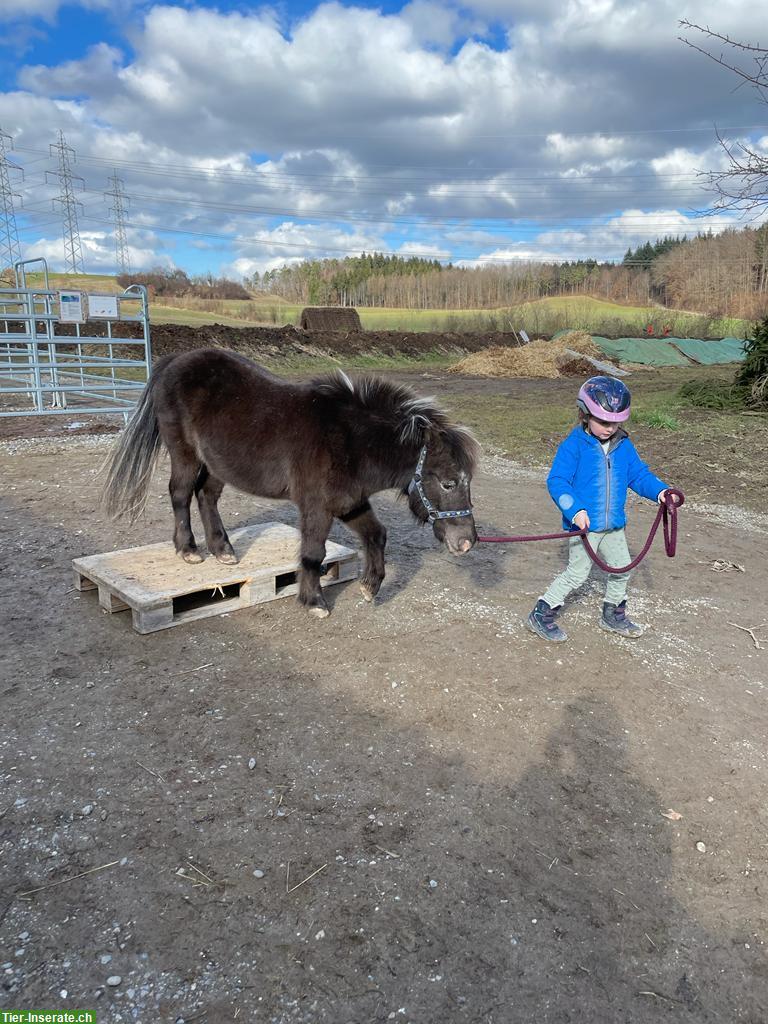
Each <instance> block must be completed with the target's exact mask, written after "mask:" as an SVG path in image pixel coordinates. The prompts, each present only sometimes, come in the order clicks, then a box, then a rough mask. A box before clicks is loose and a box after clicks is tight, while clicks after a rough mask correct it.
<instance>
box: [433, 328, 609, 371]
mask: <svg viewBox="0 0 768 1024" xmlns="http://www.w3.org/2000/svg"><path fill="white" fill-rule="evenodd" d="M566 349H570V350H571V351H572V352H581V353H582V354H583V355H585V356H592V357H593V358H595V359H599V358H601V357H602V358H604V356H603V353H602V352H601V350H600V349H599V348H598V347H597V345H596V344H595V343H594V341H592V336H591V335H589V334H587V332H586V331H569V332H568V334H562V335H561V336H560V337H559V338H557V339H556V340H555V341H531V342H529V344H527V345H521V346H520V347H519V348H506V347H504V348H502V347H495V348H486V349H484V350H483V351H482V352H473V353H472V354H471V355H468V356H466V357H465V358H464V359H462V360H461V361H460V362H458V363H455V364H454V365H453V366H451V367H449V372H450V373H467V374H472V375H473V376H476V377H570V376H577V377H584V376H586V377H589V376H591V375H592V374H594V373H595V370H594V367H593V366H592V365H591V364H590V363H588V362H587V360H586V359H583V360H582V359H578V358H576V357H575V356H573V355H570V354H569V353H568V352H566Z"/></svg>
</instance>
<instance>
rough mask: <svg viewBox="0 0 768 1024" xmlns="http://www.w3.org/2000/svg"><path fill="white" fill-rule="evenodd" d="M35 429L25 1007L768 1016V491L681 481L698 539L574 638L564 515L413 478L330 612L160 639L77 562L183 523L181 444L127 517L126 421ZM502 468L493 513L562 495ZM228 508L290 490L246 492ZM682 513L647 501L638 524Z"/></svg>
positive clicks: (10, 450) (641, 531)
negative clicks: (516, 537)
mask: <svg viewBox="0 0 768 1024" xmlns="http://www.w3.org/2000/svg"><path fill="white" fill-rule="evenodd" d="M399 376H401V375H399ZM412 382H413V383H414V384H415V386H416V387H417V388H418V389H419V390H422V391H423V390H429V391H430V392H435V393H437V394H438V395H440V394H443V393H445V395H446V397H448V398H450V388H451V387H453V386H456V385H455V384H448V383H447V382H445V381H444V380H441V378H440V377H439V376H437V377H435V378H434V379H432V380H428V381H427V383H428V384H429V387H428V389H425V388H424V387H423V386H422V383H421V380H420V379H419V376H418V375H416V376H414V377H413V378H412ZM541 383H542V386H544V382H541ZM483 384H484V385H486V384H487V385H488V386H491V385H493V386H498V385H497V383H496V382H483ZM506 384H507V385H509V384H510V382H506ZM514 386H517V382H514ZM536 386H538V384H537V385H536ZM546 386H551V382H546ZM553 386H555V387H557V386H559V385H558V384H557V382H554V385H553ZM13 422H17V421H13ZM19 422H20V421H19ZM28 422H29V421H28ZM76 429H78V428H76ZM25 430H26V433H27V439H24V438H22V439H19V440H5V441H3V442H2V443H0V462H1V463H2V471H3V490H2V498H1V499H0V500H1V501H2V509H1V511H0V538H1V543H0V606H1V607H2V616H3V618H2V621H3V632H2V635H1V637H0V646H1V647H2V651H1V653H2V665H3V670H2V672H3V681H2V688H1V689H0V693H1V694H2V721H3V729H2V736H1V738H0V779H1V780H2V794H3V795H2V798H1V800H0V851H1V852H2V858H1V860H0V977H1V978H2V989H0V992H1V993H2V994H0V1006H2V1007H3V1008H9V1007H17V1008H32V1007H35V1008H38V1007H50V1008H63V1007H72V1008H73V1007H78V1008H80V1007H85V1008H95V1009H96V1010H97V1011H98V1013H99V1020H100V1021H102V1022H104V1021H106V1022H109V1024H112V1022H123V1021H138V1022H142V1024H144V1022H155V1021H162V1022H177V1024H178V1022H192V1021H203V1022H209V1024H218V1022H224V1021H233V1020H237V1021H246V1022H251V1021H254V1022H265V1024H266V1022H273V1024H288V1022H313V1024H315V1022H318V1024H319V1022H323V1024H326V1022H327V1024H368V1022H384V1021H389V1020H392V1021H396V1022H403V1024H445V1022H457V1024H464V1022H466V1024H475V1022H476V1024H518V1022H521V1024H522V1022H526V1024H527V1022H531V1021H536V1022H537V1024H567V1022H587V1021H588V1022H590V1024H626V1022H631V1024H646V1022H648V1024H650V1022H657V1021H686V1022H688V1021H691V1022H696V1024H700V1022H701V1024H708V1022H722V1024H732V1022H744V1024H764V1022H765V1021H766V1020H768V956H767V952H768V951H767V950H766V939H767V938H768V910H766V890H767V886H768V876H767V870H768V869H767V864H766V854H767V853H768V843H767V839H766V837H767V836H768V831H767V830H766V824H767V822H766V750H765V736H766V734H768V712H767V711H766V697H767V696H768V687H767V686H766V680H767V677H768V672H767V671H766V669H767V666H768V625H767V624H766V623H768V614H767V613H766V594H767V589H768V588H767V587H766V569H765V566H766V558H767V557H768V516H766V515H765V514H764V512H761V511H760V509H759V508H758V509H757V510H756V508H755V505H754V502H740V501H739V494H738V493H734V492H731V493H727V492H726V491H725V490H723V492H722V495H720V500H716V499H717V498H718V495H714V497H713V495H712V494H711V493H709V494H707V495H705V496H704V498H702V497H701V496H700V495H699V494H698V493H697V490H696V487H695V479H694V477H693V476H691V478H690V482H688V480H687V481H686V487H687V488H688V490H689V501H688V503H687V505H686V506H685V508H684V510H683V512H682V513H681V517H682V518H681V532H680V538H679V552H678V555H677V557H676V558H675V560H674V561H670V560H668V559H667V558H666V557H665V556H664V553H663V549H662V548H661V546H660V545H659V546H657V547H656V548H655V549H654V551H653V552H652V554H651V555H650V557H649V558H648V559H647V560H646V561H645V562H644V563H643V565H642V566H641V567H640V568H639V569H638V570H637V571H636V572H635V574H634V577H633V581H632V585H631V610H632V614H633V617H635V618H636V619H637V620H638V621H641V622H643V623H645V624H647V625H648V627H649V628H648V632H647V633H646V635H645V636H644V637H643V638H642V639H640V640H638V641H635V642H627V641H621V640H620V639H617V638H614V637H611V636H608V635H606V634H605V633H603V632H602V631H601V630H599V629H598V627H597V618H598V615H599V609H600V601H601V590H600V585H601V582H602V581H601V580H600V579H599V577H595V579H594V580H593V581H592V582H591V583H590V584H588V585H587V587H586V588H585V591H584V593H582V594H581V595H579V596H578V598H577V599H575V600H574V601H573V602H571V603H570V605H569V606H568V608H567V610H566V613H565V615H564V619H563V621H564V625H565V627H566V628H567V629H568V631H569V633H570V641H569V643H568V644H563V645H551V646H547V645H545V644H544V643H543V642H542V641H540V640H538V639H537V638H535V637H533V636H531V635H530V634H529V633H528V632H527V631H526V630H525V628H524V625H523V619H524V617H525V616H526V615H527V613H528V611H529V609H530V607H531V606H532V604H533V602H534V601H535V599H536V598H537V597H538V596H539V594H540V593H541V592H542V590H543V589H544V588H545V586H546V584H547V583H548V582H549V580H550V579H551V578H552V576H554V574H555V573H556V572H557V571H558V569H559V567H560V566H561V563H562V559H563V549H562V547H561V545H560V543H559V542H558V543H550V544H544V545H542V544H538V545H533V544H528V545H516V546H514V547H501V546H495V545H478V546H477V547H476V548H475V549H474V550H473V551H472V552H471V553H470V554H469V555H468V556H466V557H465V558H463V559H453V558H451V556H449V555H448V554H447V552H446V551H445V550H444V549H441V548H440V547H439V546H438V545H437V543H436V542H435V541H434V539H433V538H432V536H431V533H430V532H429V531H428V530H424V529H421V528H419V527H418V526H417V525H415V524H414V522H413V521H412V520H411V519H410V517H409V514H408V512H407V509H406V508H405V507H404V506H403V505H402V504H400V503H397V502H395V501H394V500H393V496H392V495H391V494H384V495H380V496H378V497H377V498H376V499H374V504H375V506H376V507H377V509H378V510H379V512H380V515H381V518H382V519H383V521H384V522H385V524H386V526H387V528H388V530H389V537H390V540H389V545H388V575H387V579H386V580H385V583H384V586H383V588H382V592H381V594H380V596H379V598H378V600H377V602H376V604H375V605H374V606H369V605H367V604H366V603H365V602H364V601H363V600H362V598H361V596H360V594H359V591H358V588H357V585H356V584H354V583H352V584H345V585H341V586H338V587H333V588H330V589H329V590H328V591H327V595H328V597H329V602H330V603H331V605H332V606H333V614H332V616H331V618H330V619H328V620H326V621H323V622H319V621H317V620H315V619H311V618H309V617H307V616H305V615H304V614H303V613H302V611H301V610H300V609H299V607H298V606H297V605H296V604H295V602H294V600H293V599H290V598H287V599H284V600H280V601H276V602H273V603H271V604H268V605H262V606H259V607H257V608H254V609H251V610H248V611H240V612H236V613H233V614H230V615H224V616H220V617H214V618H208V619H203V620H200V621H199V622H193V623H189V624H186V625H181V626H178V627H176V628H173V629H170V630H166V631H163V632H159V633H155V634H151V635H148V636H139V635H138V634H136V633H134V632H133V631H132V629H131V624H130V619H129V618H128V616H127V615H126V614H115V615H111V616H110V615H107V614H106V613H103V612H101V611H100V610H99V608H98V604H97V601H96V599H95V597H94V596H93V594H89V593H84V594H81V593H78V592H77V591H76V590H74V588H73V581H72V574H71V559H72V558H74V557H77V556H80V555H85V554H93V553H96V552H100V551H109V550H114V549H117V548H121V547H127V546H130V545H139V544H145V543H149V542H153V541H158V540H164V539H166V538H169V536H170V526H169V523H170V510H169V508H168V504H167V496H166V482H167V478H166V475H165V472H164V469H163V468H161V469H160V470H159V471H158V473H157V475H156V477H155V479H154V483H153V487H152V497H151V499H150V503H149V509H148V514H147V516H146V517H145V518H144V519H143V520H142V521H141V522H140V523H138V524H136V525H135V526H133V527H130V526H128V525H126V524H124V523H120V524H114V523H111V522H109V521H107V520H106V519H105V517H104V515H103V514H102V512H101V510H100V508H99V505H98V477H97V470H98V467H99V465H100V463H101V461H102V460H103V458H104V454H105V452H106V450H107V446H108V445H109V444H110V440H111V439H110V438H109V437H108V436H104V435H102V436H99V435H94V434H91V433H87V434H84V435H82V436H72V431H67V430H66V429H65V425H64V424H62V428H61V431H62V434H63V435H64V434H66V435H67V436H58V437H57V436H53V435H51V436H48V437H44V438H42V439H41V440H30V439H29V435H30V434H32V433H34V430H33V428H32V427H31V426H29V425H28V426H27V427H26V428H25ZM679 443H680V442H679V441H675V444H679ZM675 458H679V460H680V466H681V468H683V467H685V466H686V465H687V466H689V467H690V466H694V465H695V464H696V463H697V461H701V456H699V455H695V454H693V453H692V452H690V451H688V452H685V451H676V452H675ZM693 472H694V471H693V470H691V473H692V474H693ZM749 493H750V495H752V492H751V491H750V492H749ZM473 496H474V501H475V506H476V516H477V520H478V525H479V526H480V527H481V528H482V530H483V531H485V532H488V533H495V532H507V531H509V530H511V529H513V530H514V531H515V532H538V531H540V530H541V529H543V528H546V529H553V528H557V517H556V514H555V510H554V506H552V505H551V502H550V500H549V497H548V496H547V494H546V491H545V488H544V482H543V473H542V471H541V470H539V469H536V468H531V467H525V466H520V465H518V464H516V463H515V462H513V461H511V460H509V459H504V458H501V457H497V456H489V457H486V458H485V459H484V461H483V465H482V469H481V472H480V473H479V475H478V477H477V478H476V480H475V482H474V487H473ZM222 510H223V514H224V519H225V522H227V523H229V524H236V523H244V522H265V521H270V520H280V521H283V522H288V523H294V522H295V515H294V511H293V508H292V507H291V506H290V505H286V504H281V503H272V502H265V501H262V500H258V499H255V498H251V497H247V496H244V495H239V494H237V493H234V492H231V491H225V494H224V498H223V501H222ZM652 517H653V509H652V508H651V507H650V506H649V505H647V504H646V503H642V502H639V501H638V502H632V503H631V505H630V530H629V533H630V538H631V540H632V541H633V542H634V546H635V547H637V546H638V544H639V543H640V542H641V541H642V539H644V537H645V534H646V532H647V530H648V528H649V526H650V524H651V521H652ZM332 538H333V539H335V540H338V541H341V542H342V543H347V544H352V538H351V535H350V534H348V533H347V532H346V531H345V530H344V529H343V527H341V526H339V527H338V528H337V529H335V530H334V532H333V534H332ZM715 559H725V560H727V561H728V562H732V563H735V564H737V565H740V566H742V567H743V568H744V571H743V572H740V571H732V572H716V571H714V570H713V568H712V564H713V562H714V561H715ZM734 624H738V625H741V626H746V627H756V626H758V625H760V624H763V625H762V626H761V628H760V629H758V630H756V632H755V635H756V636H757V638H758V639H760V638H763V642H762V643H760V646H759V647H758V646H757V645H756V644H755V643H754V642H753V639H752V638H751V636H750V635H749V633H747V632H745V631H744V630H742V629H739V628H737V625H734ZM670 810H673V811H675V812H677V814H679V815H681V817H680V818H679V819H676V820H672V818H670V817H666V816H665V815H667V814H669V812H670ZM672 817H673V818H674V817H675V816H674V815H673V816H672ZM697 844H703V845H701V846H700V848H697ZM33 890H34V891H33ZM118 979H119V980H118Z"/></svg>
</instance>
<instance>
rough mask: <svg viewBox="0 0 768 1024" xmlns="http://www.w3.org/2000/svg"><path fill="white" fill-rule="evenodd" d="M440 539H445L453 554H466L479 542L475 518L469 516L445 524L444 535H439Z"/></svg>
mask: <svg viewBox="0 0 768 1024" xmlns="http://www.w3.org/2000/svg"><path fill="white" fill-rule="evenodd" d="M435 532H437V531H435ZM438 540H442V541H445V546H446V547H447V548H448V550H449V551H450V553H451V554H452V555H466V553H467V552H468V551H471V550H472V548H473V547H474V546H475V544H476V542H477V531H476V530H475V523H474V520H473V519H471V518H467V519H463V520H457V521H456V522H453V523H450V524H447V525H445V526H444V527H443V536H442V537H440V536H438Z"/></svg>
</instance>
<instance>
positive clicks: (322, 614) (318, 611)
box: [307, 604, 331, 619]
mask: <svg viewBox="0 0 768 1024" xmlns="http://www.w3.org/2000/svg"><path fill="white" fill-rule="evenodd" d="M307 611H308V612H309V614H310V615H314V617H315V618H316V619H327V618H328V616H329V615H330V614H331V613H330V612H329V611H328V609H327V608H321V607H320V605H319V604H316V605H313V606H312V607H311V608H308V609H307Z"/></svg>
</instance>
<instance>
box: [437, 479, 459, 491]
mask: <svg viewBox="0 0 768 1024" xmlns="http://www.w3.org/2000/svg"><path fill="white" fill-rule="evenodd" d="M440 486H441V487H442V488H443V490H444V491H452V490H453V488H454V487H455V486H456V481H455V480H441V481H440Z"/></svg>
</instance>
